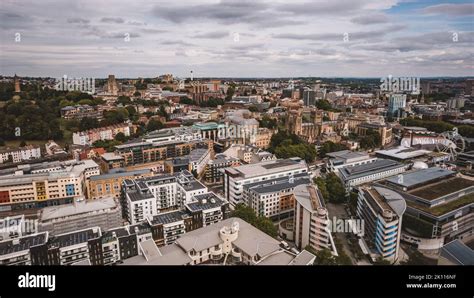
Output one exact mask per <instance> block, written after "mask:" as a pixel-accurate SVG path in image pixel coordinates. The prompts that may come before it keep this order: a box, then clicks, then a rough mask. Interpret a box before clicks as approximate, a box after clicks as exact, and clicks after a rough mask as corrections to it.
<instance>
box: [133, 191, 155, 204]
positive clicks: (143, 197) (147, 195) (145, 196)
mask: <svg viewBox="0 0 474 298" xmlns="http://www.w3.org/2000/svg"><path fill="white" fill-rule="evenodd" d="M126 194H127V198H129V199H130V201H132V202H137V201H141V200H149V199H154V198H155V197H154V196H153V194H151V193H141V192H138V191H136V190H132V191H127V193H126Z"/></svg>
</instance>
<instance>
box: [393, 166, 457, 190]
mask: <svg viewBox="0 0 474 298" xmlns="http://www.w3.org/2000/svg"><path fill="white" fill-rule="evenodd" d="M454 174H456V172H454V171H450V170H446V169H442V168H438V167H432V168H428V169H421V170H418V171H413V172H409V173H404V174H400V175H398V176H394V177H390V178H388V179H387V181H389V182H390V183H393V184H396V185H400V186H404V187H413V186H416V185H418V184H423V183H426V182H429V181H431V180H435V179H440V178H443V177H448V176H451V175H454Z"/></svg>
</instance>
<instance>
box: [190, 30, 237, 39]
mask: <svg viewBox="0 0 474 298" xmlns="http://www.w3.org/2000/svg"><path fill="white" fill-rule="evenodd" d="M226 36H230V35H229V32H227V31H213V32H205V33H198V34H195V35H193V36H192V37H194V38H209V39H219V38H224V37H226Z"/></svg>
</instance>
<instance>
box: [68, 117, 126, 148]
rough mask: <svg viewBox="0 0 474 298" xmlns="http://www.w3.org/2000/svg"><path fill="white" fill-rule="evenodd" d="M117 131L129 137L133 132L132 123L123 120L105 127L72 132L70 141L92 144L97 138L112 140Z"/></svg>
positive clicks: (78, 143)
mask: <svg viewBox="0 0 474 298" xmlns="http://www.w3.org/2000/svg"><path fill="white" fill-rule="evenodd" d="M118 133H123V134H124V135H125V136H126V137H129V136H130V135H131V134H132V133H133V127H132V124H131V123H129V122H124V123H121V124H115V125H111V126H106V127H100V128H94V129H90V130H85V131H80V132H76V133H73V135H72V141H73V144H76V145H83V146H84V145H89V146H90V145H92V144H93V143H94V142H96V141H99V140H102V141H104V140H113V139H114V138H115V136H116V135H117V134H118Z"/></svg>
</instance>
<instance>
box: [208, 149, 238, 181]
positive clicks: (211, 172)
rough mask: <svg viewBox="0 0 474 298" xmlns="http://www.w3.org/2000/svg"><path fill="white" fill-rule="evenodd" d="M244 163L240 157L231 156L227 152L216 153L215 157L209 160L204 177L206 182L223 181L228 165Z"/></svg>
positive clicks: (234, 165) (235, 165) (233, 165)
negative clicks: (224, 170) (224, 171)
mask: <svg viewBox="0 0 474 298" xmlns="http://www.w3.org/2000/svg"><path fill="white" fill-rule="evenodd" d="M241 164H242V163H241V162H240V160H239V159H238V158H235V157H229V156H227V155H225V154H216V155H215V156H214V159H211V160H209V161H208V162H207V166H206V172H205V174H204V178H205V181H206V183H209V184H217V183H222V182H223V179H224V173H223V169H224V168H228V167H237V166H240V165H241Z"/></svg>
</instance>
